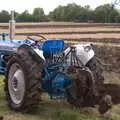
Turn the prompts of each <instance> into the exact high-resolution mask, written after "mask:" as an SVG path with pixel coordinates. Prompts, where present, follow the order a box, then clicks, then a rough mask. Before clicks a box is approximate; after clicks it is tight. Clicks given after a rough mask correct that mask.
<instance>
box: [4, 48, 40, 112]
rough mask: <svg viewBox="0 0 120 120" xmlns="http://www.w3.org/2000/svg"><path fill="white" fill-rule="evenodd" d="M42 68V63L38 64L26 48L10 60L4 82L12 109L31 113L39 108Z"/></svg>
mask: <svg viewBox="0 0 120 120" xmlns="http://www.w3.org/2000/svg"><path fill="white" fill-rule="evenodd" d="M41 67H42V62H41V64H40V63H39V64H38V63H37V62H36V61H35V60H33V58H32V56H30V55H29V53H28V51H27V50H26V49H24V48H21V49H20V50H19V51H18V52H17V54H14V55H12V57H11V58H10V59H9V61H8V64H7V71H6V75H5V80H4V82H5V95H6V99H7V101H8V105H9V107H10V108H11V109H13V110H15V111H20V112H29V111H31V110H32V109H33V108H34V109H36V108H37V106H38V103H39V101H40V92H39V89H38V88H39V87H40V86H41V83H40V80H38V79H40V78H41V73H40V68H41Z"/></svg>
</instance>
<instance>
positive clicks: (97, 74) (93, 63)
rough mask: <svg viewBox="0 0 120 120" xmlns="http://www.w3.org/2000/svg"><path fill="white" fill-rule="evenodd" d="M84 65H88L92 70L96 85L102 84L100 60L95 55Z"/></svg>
mask: <svg viewBox="0 0 120 120" xmlns="http://www.w3.org/2000/svg"><path fill="white" fill-rule="evenodd" d="M86 66H87V67H89V69H90V70H91V71H92V73H93V75H94V79H95V83H96V85H101V84H103V83H104V77H103V75H102V73H103V67H102V65H101V63H100V61H99V60H98V59H97V58H96V57H93V58H92V59H91V60H90V61H89V62H88V64H87V65H86Z"/></svg>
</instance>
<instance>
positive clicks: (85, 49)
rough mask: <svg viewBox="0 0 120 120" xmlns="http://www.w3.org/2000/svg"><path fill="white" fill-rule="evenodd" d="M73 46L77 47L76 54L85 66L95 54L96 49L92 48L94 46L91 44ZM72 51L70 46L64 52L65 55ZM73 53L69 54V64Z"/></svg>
mask: <svg viewBox="0 0 120 120" xmlns="http://www.w3.org/2000/svg"><path fill="white" fill-rule="evenodd" d="M72 47H75V54H76V56H77V58H78V59H79V60H80V61H81V62H82V64H83V65H84V66H85V65H86V64H87V63H88V62H89V61H90V60H91V59H92V58H93V57H94V55H95V53H94V50H93V49H92V46H91V45H90V44H77V45H72ZM69 51H70V47H68V48H67V49H66V50H65V51H64V53H65V55H66V54H67V53H68V52H69ZM70 56H71V54H69V57H68V58H67V62H68V65H69V64H70V62H71V60H70V58H71V57H70Z"/></svg>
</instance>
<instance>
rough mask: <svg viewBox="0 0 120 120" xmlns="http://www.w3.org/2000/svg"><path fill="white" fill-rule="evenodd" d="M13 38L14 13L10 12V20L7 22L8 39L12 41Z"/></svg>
mask: <svg viewBox="0 0 120 120" xmlns="http://www.w3.org/2000/svg"><path fill="white" fill-rule="evenodd" d="M14 36H15V20H14V11H11V20H9V37H10V40H13V39H14Z"/></svg>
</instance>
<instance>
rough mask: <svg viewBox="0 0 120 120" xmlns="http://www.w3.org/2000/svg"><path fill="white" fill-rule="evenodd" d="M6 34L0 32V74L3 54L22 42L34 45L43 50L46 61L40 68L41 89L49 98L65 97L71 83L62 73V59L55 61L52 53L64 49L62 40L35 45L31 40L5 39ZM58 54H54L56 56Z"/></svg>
mask: <svg viewBox="0 0 120 120" xmlns="http://www.w3.org/2000/svg"><path fill="white" fill-rule="evenodd" d="M5 37H6V34H2V40H0V74H4V73H5V67H6V66H5V61H4V59H3V56H5V55H9V54H12V53H14V52H16V51H17V48H18V47H19V46H21V45H23V44H29V45H35V47H37V48H39V49H40V50H43V54H44V57H45V58H46V62H45V63H44V67H43V68H42V70H41V68H40V70H41V72H42V76H43V77H42V79H40V80H42V89H41V90H42V91H44V92H48V93H49V95H50V98H51V99H60V98H65V89H66V87H68V86H69V85H70V84H71V81H70V79H69V78H68V77H67V76H65V75H64V74H63V73H65V72H66V69H67V66H66V65H65V62H64V60H63V59H62V61H61V62H57V63H56V61H55V58H54V59H51V58H52V55H53V54H54V55H56V54H59V53H60V52H62V51H63V49H64V41H63V40H48V41H45V42H44V43H43V44H41V45H36V44H35V42H34V41H32V40H12V41H11V40H5ZM58 56H59V55H56V57H58Z"/></svg>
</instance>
